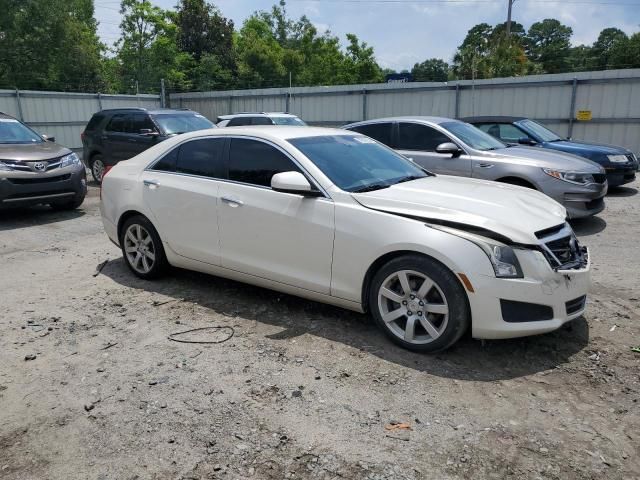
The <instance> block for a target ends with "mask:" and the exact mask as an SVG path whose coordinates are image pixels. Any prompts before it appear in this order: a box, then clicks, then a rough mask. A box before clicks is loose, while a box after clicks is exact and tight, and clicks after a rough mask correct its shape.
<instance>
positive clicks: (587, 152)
mask: <svg viewBox="0 0 640 480" xmlns="http://www.w3.org/2000/svg"><path fill="white" fill-rule="evenodd" d="M544 146H545V148H549V149H553V150H557V151H561V152H567V153H571V154H573V155H579V156H582V157H587V158H590V159H592V160H597V161H609V159H608V158H607V155H630V154H631V151H630V150H627V149H626V148H622V147H617V146H615V145H604V144H597V143H589V142H582V141H578V140H562V141H559V142H547V143H545V144H544Z"/></svg>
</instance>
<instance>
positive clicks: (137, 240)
mask: <svg viewBox="0 0 640 480" xmlns="http://www.w3.org/2000/svg"><path fill="white" fill-rule="evenodd" d="M124 252H125V254H126V256H127V261H128V262H129V265H131V267H132V268H133V269H134V270H135V271H136V272H138V273H142V274H146V273H149V272H150V271H151V269H152V268H153V265H154V263H155V261H156V248H155V245H154V243H153V238H152V237H151V235H150V234H149V232H148V231H147V230H146V229H145V228H144V227H143V226H142V225H139V224H137V223H134V224H131V225H130V226H129V228H127V231H126V232H125V234H124Z"/></svg>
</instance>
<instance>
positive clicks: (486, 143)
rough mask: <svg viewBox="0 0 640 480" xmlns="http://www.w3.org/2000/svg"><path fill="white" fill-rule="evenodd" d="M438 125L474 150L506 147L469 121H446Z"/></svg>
mask: <svg viewBox="0 0 640 480" xmlns="http://www.w3.org/2000/svg"><path fill="white" fill-rule="evenodd" d="M440 126H441V127H442V128H444V129H445V130H447V131H448V132H451V133H453V134H454V135H455V136H456V137H458V138H459V139H460V140H462V141H463V142H464V143H466V144H467V145H469V146H470V147H471V148H473V149H475V150H497V149H499V148H506V145H505V144H504V143H502V142H501V141H500V140H496V139H495V138H494V137H492V136H491V135H489V134H488V133H485V132H483V131H482V130H480V129H479V128H477V127H474V126H473V125H471V124H469V123H464V122H446V123H441V124H440Z"/></svg>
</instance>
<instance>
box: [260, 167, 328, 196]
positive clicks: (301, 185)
mask: <svg viewBox="0 0 640 480" xmlns="http://www.w3.org/2000/svg"><path fill="white" fill-rule="evenodd" d="M271 188H272V189H274V190H275V191H276V192H283V193H297V194H299V195H307V196H313V197H316V196H318V195H319V194H320V192H319V191H318V190H315V189H314V188H313V187H312V186H311V184H310V183H309V180H307V179H306V177H305V176H304V175H303V174H301V173H300V172H281V173H276V174H275V175H274V176H273V177H271Z"/></svg>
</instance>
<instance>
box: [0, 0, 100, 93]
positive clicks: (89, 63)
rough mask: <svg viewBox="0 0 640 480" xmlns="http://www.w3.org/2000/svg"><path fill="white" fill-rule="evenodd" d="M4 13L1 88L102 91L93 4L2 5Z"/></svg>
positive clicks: (2, 1)
mask: <svg viewBox="0 0 640 480" xmlns="http://www.w3.org/2000/svg"><path fill="white" fill-rule="evenodd" d="M0 12H2V14H1V15H0V88H2V87H4V88H12V87H19V88H22V89H29V88H32V89H48V90H66V91H87V90H98V89H100V88H101V87H102V86H103V85H102V79H101V75H100V74H101V54H102V51H103V49H104V46H103V45H102V44H101V43H100V42H99V40H98V36H97V34H96V26H97V24H96V21H95V19H94V18H93V1H92V0H0ZM70 59H73V61H69V60H70Z"/></svg>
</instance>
